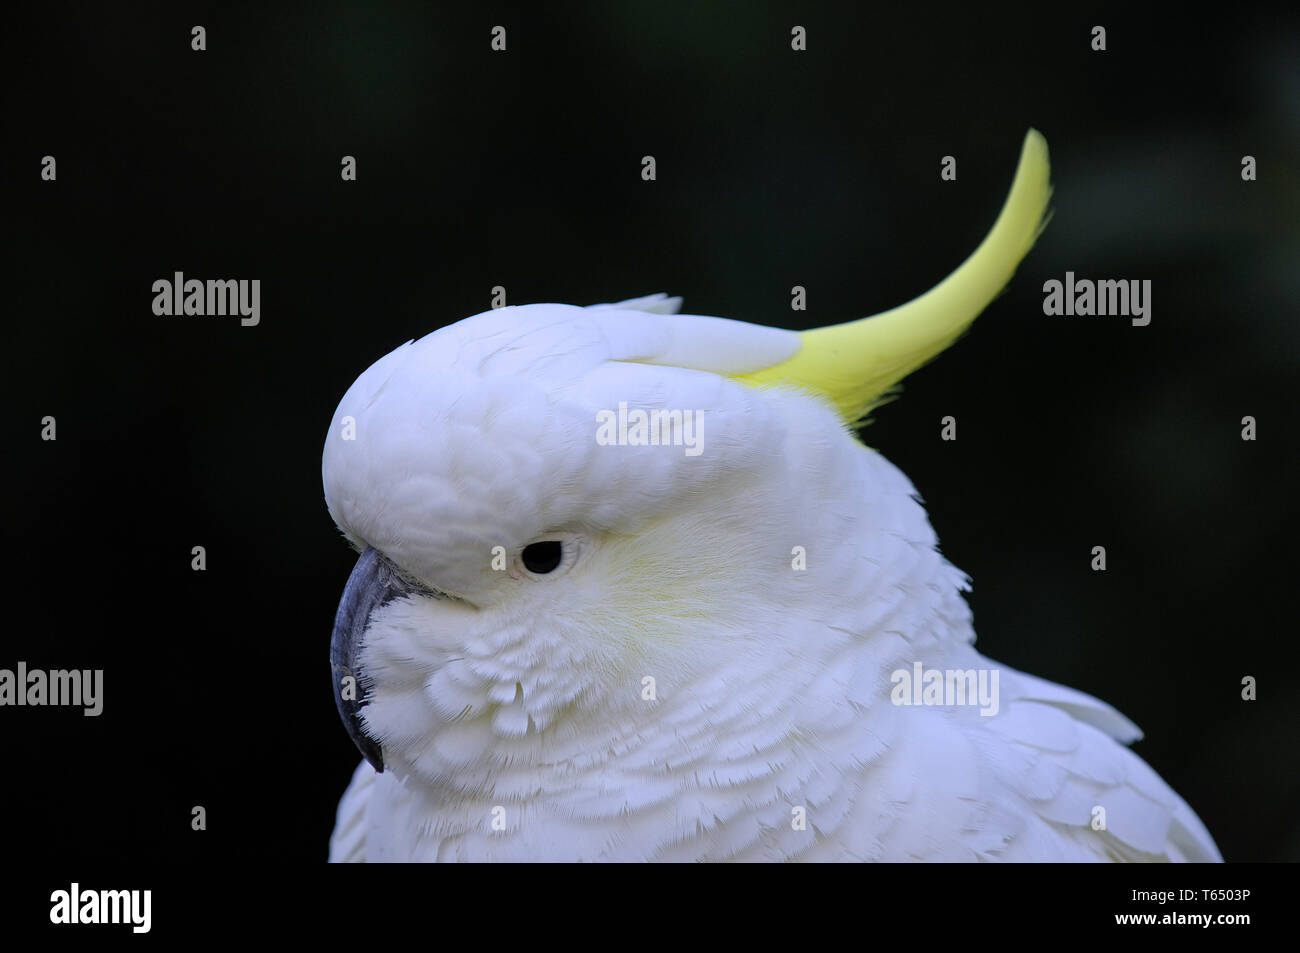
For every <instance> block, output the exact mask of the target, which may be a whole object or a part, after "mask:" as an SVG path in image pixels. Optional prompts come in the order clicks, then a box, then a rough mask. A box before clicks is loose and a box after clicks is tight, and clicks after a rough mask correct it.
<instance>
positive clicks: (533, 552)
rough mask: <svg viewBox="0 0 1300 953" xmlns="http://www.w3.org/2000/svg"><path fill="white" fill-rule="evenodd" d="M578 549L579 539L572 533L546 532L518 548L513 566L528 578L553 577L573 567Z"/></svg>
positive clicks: (545, 578) (540, 579)
mask: <svg viewBox="0 0 1300 953" xmlns="http://www.w3.org/2000/svg"><path fill="white" fill-rule="evenodd" d="M580 549H581V546H580V539H579V537H578V536H577V535H575V534H573V533H547V534H545V535H544V536H539V537H538V538H537V539H535V540H533V541H532V542H531V543H528V544H527V545H525V546H523V547H522V548H521V549H520V550H519V554H518V555H517V556H515V559H514V563H515V568H516V569H517V570H518V573H519V575H521V576H525V577H527V578H528V579H533V580H536V581H539V582H540V581H542V580H547V579H554V578H556V577H557V576H562V575H564V574H565V573H566V572H568V571H569V570H570V569H572V568H573V564H574V563H575V562H577V560H578V553H579V550H580Z"/></svg>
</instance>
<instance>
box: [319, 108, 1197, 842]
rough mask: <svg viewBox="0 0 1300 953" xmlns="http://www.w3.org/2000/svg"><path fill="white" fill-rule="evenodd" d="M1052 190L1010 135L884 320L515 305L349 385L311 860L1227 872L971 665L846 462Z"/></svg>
mask: <svg viewBox="0 0 1300 953" xmlns="http://www.w3.org/2000/svg"><path fill="white" fill-rule="evenodd" d="M1050 193H1051V188H1050V185H1049V176H1048V157H1047V145H1046V142H1045V140H1044V139H1043V137H1042V136H1041V135H1040V134H1039V133H1037V132H1036V131H1034V130H1030V132H1029V133H1028V135H1027V136H1026V139H1025V142H1024V146H1023V150H1022V152H1021V156H1020V163H1019V167H1018V169H1017V171H1016V174H1015V178H1014V181H1013V183H1012V186H1011V191H1010V193H1009V196H1008V198H1007V200H1006V203H1005V205H1004V207H1003V209H1002V211H1001V213H1000V214H999V216H998V218H997V221H996V223H995V224H994V225H993V228H992V230H991V231H990V232H989V234H988V236H987V237H986V238H985V239H984V241H983V242H982V243H981V244H980V246H979V247H978V248H977V249H976V250H975V252H974V253H973V254H972V255H971V256H970V257H969V258H968V259H967V260H966V261H965V262H964V263H963V264H962V265H961V266H960V267H959V268H958V269H957V270H956V271H955V272H953V273H952V274H951V275H950V276H949V277H948V278H946V279H945V280H944V281H943V282H941V283H940V284H939V285H937V286H936V287H935V288H933V289H932V290H930V291H929V292H927V293H926V294H924V295H922V296H921V297H920V298H917V299H916V300H915V301H912V302H911V303H909V304H906V305H903V306H902V307H898V308H895V309H893V310H892V311H888V312H885V313H883V314H880V315H876V316H874V317H871V318H867V319H863V320H858V321H853V322H850V323H847V324H841V325H837V326H834V327H826V328H820V329H817V330H812V331H806V332H802V333H795V332H790V331H784V330H779V329H775V328H771V327H764V326H760V325H756V324H748V323H743V322H740V321H734V320H727V319H724V318H718V317H705V316H700V315H683V314H678V313H677V312H678V309H679V305H680V303H681V302H680V300H679V299H677V298H670V297H667V296H666V295H653V296H650V297H644V298H637V299H635V300H631V301H625V302H623V303H621V304H613V305H597V306H593V307H588V308H580V307H573V306H569V305H561V304H532V305H524V306H518V307H502V308H499V309H496V310H492V311H487V312H485V313H483V314H479V315H475V316H474V317H470V318H466V319H465V320H463V321H460V322H458V323H455V324H452V325H450V326H447V327H444V328H442V329H441V330H438V331H435V332H433V333H432V334H429V335H427V336H425V337H423V338H421V339H419V340H418V341H414V342H408V343H406V344H405V345H403V346H402V347H399V348H397V350H395V351H393V352H392V353H390V354H388V355H387V356H386V357H383V358H381V359H380V360H379V361H377V362H376V363H375V364H374V365H372V366H371V367H370V368H369V369H368V370H366V371H365V372H364V373H363V374H362V375H361V376H360V377H359V378H357V380H356V382H355V383H354V384H353V385H352V386H351V387H350V388H349V389H348V391H347V393H346V395H345V396H344V397H343V400H342V402H341V403H340V404H339V406H338V410H337V411H336V413H335V415H334V419H333V421H332V423H331V425H330V430H329V434H328V437H327V439H326V442H325V449H324V456H323V460H322V475H323V479H324V486H325V498H326V501H327V503H328V507H329V512H330V515H331V516H332V517H333V519H334V521H335V523H336V524H337V526H338V527H339V529H340V530H341V531H342V532H343V533H344V535H345V536H346V537H347V539H348V540H349V541H351V543H352V544H353V545H354V546H355V547H356V548H357V550H358V551H359V552H360V558H359V559H358V561H357V564H356V568H355V569H354V570H353V572H352V575H351V577H350V578H349V579H348V581H347V585H346V588H345V590H344V594H343V599H342V602H341V604H340V605H339V608H338V613H337V617H336V621H335V626H334V632H333V638H332V642H331V653H330V655H331V668H332V674H333V683H334V692H335V697H336V701H337V703H338V707H339V712H340V714H341V716H342V718H343V721H344V723H345V725H346V727H347V730H348V732H349V734H350V736H351V737H352V739H353V741H354V742H355V743H356V744H357V746H358V747H359V748H360V750H361V752H362V754H363V755H364V756H365V760H364V761H363V762H362V763H361V765H360V766H359V767H358V768H357V771H356V773H355V775H354V777H353V779H352V782H351V784H350V785H349V787H348V789H347V791H346V793H345V794H344V795H343V798H342V800H341V802H340V804H339V808H338V818H337V824H336V827H335V829H334V833H333V836H332V837H331V840H330V859H331V860H335V861H354V860H367V861H390V860H391V861H434V860H437V861H473V860H484V861H529V860H538V861H579V860H585V861H602V860H603V861H651V860H654V861H687V860H691V861H697V860H717V861H721V860H733V861H758V860H806V861H814V860H825V861H848V860H860V861H868V860H871V861H913V860H934V861H958V860H971V861H973V860H1006V861H1084V860H1113V861H1159V860H1179V861H1205V860H1219V859H1220V857H1219V854H1218V851H1217V849H1216V848H1215V845H1214V842H1213V840H1212V839H1211V837H1210V835H1209V834H1208V833H1207V832H1206V829H1205V827H1204V826H1203V825H1202V824H1201V822H1200V820H1199V819H1198V818H1197V817H1196V815H1195V814H1194V813H1193V812H1192V810H1191V809H1190V808H1189V807H1188V805H1187V804H1186V803H1185V802H1184V801H1183V800H1182V799H1181V798H1180V797H1179V796H1178V795H1177V794H1176V793H1175V792H1174V791H1173V790H1171V789H1170V787H1169V786H1168V785H1167V784H1165V782H1164V781H1163V780H1161V778H1160V777H1159V776H1158V775H1157V774H1156V773H1155V772H1154V771H1153V770H1152V769H1151V768H1150V767H1148V766H1147V765H1146V764H1145V763H1144V762H1143V761H1142V760H1141V759H1140V758H1139V757H1137V756H1136V755H1135V754H1133V753H1132V752H1131V751H1130V750H1129V749H1128V748H1127V747H1125V745H1126V743H1128V742H1131V741H1133V740H1134V739H1136V738H1138V737H1139V732H1138V729H1137V728H1136V727H1135V726H1134V725H1133V724H1132V723H1131V722H1129V721H1128V720H1127V719H1126V718H1124V717H1123V716H1122V715H1120V714H1119V713H1118V712H1117V711H1115V710H1114V709H1113V708H1111V707H1110V706H1109V705H1107V704H1105V703H1103V702H1101V701H1098V700H1097V699H1095V698H1092V697H1090V696H1088V695H1085V694H1082V693H1080V692H1078V691H1075V690H1072V689H1069V688H1065V687H1063V686H1060V685H1055V684H1052V683H1050V682H1047V681H1044V680H1042V679H1039V678H1035V677H1034V676H1032V675H1027V674H1024V673H1022V672H1018V671H1015V670H1012V669H1010V668H1007V667H1006V666H1002V665H998V664H997V663H996V662H993V661H992V660H990V659H988V658H985V657H984V656H982V655H981V654H980V653H979V652H977V651H976V650H975V648H974V647H973V642H974V639H975V632H974V629H973V627H972V617H971V611H970V609H969V607H968V606H967V604H966V602H965V600H964V598H963V596H962V592H963V591H964V590H966V589H967V588H968V580H967V578H966V576H965V575H964V574H963V573H962V572H961V571H960V570H958V569H956V568H955V567H954V566H952V565H951V564H950V563H948V562H947V561H946V560H945V559H944V558H943V556H941V555H940V553H939V552H938V549H937V541H936V537H935V533H934V531H933V529H932V528H931V526H930V523H929V521H928V519H927V517H926V514H925V511H924V509H923V508H922V506H921V504H920V502H919V500H918V498H917V494H916V491H915V490H914V489H913V487H912V484H911V483H910V482H909V481H908V479H907V478H906V477H905V476H904V475H903V474H902V473H901V472H900V471H899V470H898V469H897V468H895V467H894V466H893V465H891V464H890V463H889V462H888V461H887V460H886V459H885V458H884V457H883V456H881V454H880V453H878V452H876V451H875V450H872V449H869V448H867V447H866V446H864V445H863V444H862V443H861V442H859V440H858V439H857V436H856V425H858V424H860V423H861V422H862V421H863V419H864V417H865V415H866V414H867V413H868V412H869V411H870V410H872V409H873V408H874V407H876V406H877V405H878V404H879V403H881V402H882V400H883V399H884V398H885V397H886V395H887V394H888V393H889V392H890V390H891V388H894V387H895V386H896V385H897V384H898V382H899V381H900V380H901V379H902V378H903V377H904V376H905V375H906V374H908V373H909V372H911V371H913V370H915V369H916V368H917V367H919V366H921V365H922V364H924V363H925V362H927V361H928V360H930V359H931V358H932V357H934V356H935V355H937V354H938V353H939V352H940V351H942V350H943V349H944V348H945V347H947V346H948V345H949V344H950V343H951V342H952V341H953V340H954V339H955V338H956V337H957V336H958V335H960V334H961V333H962V332H963V331H964V330H965V329H966V328H967V327H968V325H969V324H970V323H971V322H972V321H973V320H974V319H975V317H976V316H977V315H978V314H979V313H980V312H981V311H982V310H983V309H984V308H985V306H986V305H987V304H988V303H989V302H990V301H991V300H992V299H993V298H994V297H995V296H996V295H997V294H998V292H999V291H1000V290H1001V289H1002V288H1003V286H1004V285H1006V284H1007V282H1008V281H1009V280H1010V278H1011V275H1012V273H1013V272H1014V270H1015V268H1016V266H1017V265H1018V264H1019V262H1020V260H1021V259H1022V258H1023V257H1024V256H1025V255H1026V254H1027V253H1028V251H1029V249H1030V247H1031V246H1032V245H1033V243H1034V241H1035V239H1036V238H1037V236H1038V234H1039V232H1040V231H1041V229H1042V227H1043V225H1044V224H1045V215H1046V211H1047V204H1048V199H1049V197H1050Z"/></svg>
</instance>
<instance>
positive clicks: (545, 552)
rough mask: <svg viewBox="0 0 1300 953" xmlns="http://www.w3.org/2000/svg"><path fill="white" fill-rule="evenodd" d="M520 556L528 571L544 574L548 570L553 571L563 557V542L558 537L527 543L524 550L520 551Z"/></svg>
mask: <svg viewBox="0 0 1300 953" xmlns="http://www.w3.org/2000/svg"><path fill="white" fill-rule="evenodd" d="M520 558H522V559H523V561H524V568H525V569H527V570H528V571H529V572H535V573H537V575H539V576H544V575H546V574H547V573H548V572H554V571H555V567H556V566H558V565H559V564H560V561H561V560H562V559H563V558H564V544H563V543H562V542H560V541H559V540H558V539H547V540H543V541H542V542H540V543H529V544H528V545H527V546H525V547H524V551H523V552H522V553H520Z"/></svg>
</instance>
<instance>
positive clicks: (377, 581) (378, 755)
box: [330, 547, 410, 774]
mask: <svg viewBox="0 0 1300 953" xmlns="http://www.w3.org/2000/svg"><path fill="white" fill-rule="evenodd" d="M408 591H410V586H408V585H407V584H406V583H405V582H403V580H402V578H401V577H400V576H399V575H398V573H397V571H396V569H395V568H394V567H393V564H392V563H390V562H389V561H388V560H387V559H386V558H385V557H384V554H383V553H381V552H380V551H379V550H377V549H375V548H373V547H367V548H366V551H365V552H363V553H362V554H361V558H359V559H358V560H357V564H356V566H355V567H354V568H353V570H352V575H351V576H349V577H348V583H347V585H346V586H345V587H344V588H343V599H342V600H341V601H340V602H339V610H338V612H337V613H336V614H335V616H334V634H333V636H332V637H331V638H330V674H331V677H332V681H333V683H334V703H335V705H337V706H338V710H339V717H340V718H342V719H343V727H344V728H346V729H347V732H348V737H349V738H351V739H352V743H353V744H355V745H356V746H357V748H358V750H360V752H361V754H362V755H363V756H364V757H365V759H366V760H367V761H369V762H370V764H371V765H372V766H373V767H374V769H375V771H376V772H378V773H380V774H382V773H383V771H384V755H383V751H382V750H381V748H380V746H379V743H378V742H377V741H376V740H375V739H374V738H372V737H370V735H368V734H366V732H365V731H364V730H363V728H362V726H361V709H362V708H364V707H365V706H366V703H367V702H369V700H370V699H369V697H368V692H369V690H370V688H371V684H370V680H369V678H367V676H366V674H365V672H363V671H362V670H361V667H360V665H359V658H360V654H361V647H362V645H363V643H364V640H365V635H366V627H367V625H369V623H370V615H371V613H372V612H374V611H375V610H376V609H378V608H379V607H380V606H383V605H386V604H387V603H389V602H391V601H392V600H393V599H396V598H398V597H399V596H402V595H405V594H406V593H407V592H408Z"/></svg>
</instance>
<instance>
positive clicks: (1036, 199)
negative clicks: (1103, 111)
mask: <svg viewBox="0 0 1300 953" xmlns="http://www.w3.org/2000/svg"><path fill="white" fill-rule="evenodd" d="M1051 195H1052V186H1051V182H1050V164H1049V162H1048V157H1047V140H1046V139H1044V138H1043V136H1042V133H1040V132H1038V130H1036V129H1030V130H1029V132H1028V133H1027V134H1026V135H1025V143H1024V147H1023V148H1022V149H1021V151H1020V164H1019V166H1018V167H1017V168H1016V176H1015V179H1014V180H1012V183H1011V191H1010V193H1009V194H1008V195H1007V200H1006V202H1005V203H1004V204H1003V206H1002V211H1001V213H1000V214H999V215H998V218H997V221H996V222H994V223H993V228H992V229H991V230H990V231H989V233H988V235H987V236H985V238H984V241H982V242H981V243H980V246H979V247H978V248H976V249H975V251H974V252H973V253H972V254H971V256H970V257H969V258H967V259H966V260H965V261H964V262H962V264H961V265H960V267H958V268H957V270H956V271H954V272H953V273H952V274H951V275H949V276H948V277H947V278H945V279H944V280H943V281H941V282H940V283H939V284H937V285H935V286H934V287H933V288H931V289H930V290H929V291H927V292H926V293H925V294H923V295H921V296H920V297H919V298H916V299H915V300H913V301H910V302H908V303H907V304H904V305H900V306H899V307H897V308H894V309H892V310H890V311H885V312H883V313H881V314H877V315H874V316H872V317H869V318H862V319H860V320H857V321H849V322H847V323H845V324H836V325H832V326H831V327H826V328H816V329H814V330H811V331H803V332H801V333H800V338H801V341H802V346H801V347H800V349H799V351H798V352H797V353H796V354H795V355H794V356H793V357H791V358H789V359H787V360H785V361H782V362H781V363H779V364H775V365H773V366H771V367H767V368H764V369H762V370H759V371H752V372H750V373H748V374H741V375H737V376H736V378H735V379H736V380H738V381H740V382H741V383H744V384H748V385H751V386H755V387H758V386H763V385H773V384H785V385H790V386H795V387H801V388H803V389H805V390H810V391H812V392H814V393H818V394H821V395H823V396H825V397H827V398H829V399H830V400H831V401H832V402H834V404H835V406H836V407H837V408H838V409H839V412H840V415H841V416H842V417H843V418H844V420H845V421H846V422H847V423H850V424H854V423H857V422H859V421H861V420H862V419H863V418H864V417H865V416H866V415H867V414H868V413H869V412H870V411H871V410H872V408H874V407H877V406H879V405H880V404H882V403H884V402H885V401H886V400H888V399H889V391H890V389H891V388H893V387H894V386H896V385H897V384H898V383H899V382H900V381H901V380H902V379H903V378H904V377H906V376H907V375H908V374H910V373H912V371H914V370H916V369H917V368H918V367H920V366H921V365H922V364H925V363H926V362H927V361H929V360H930V359H931V358H933V357H935V356H937V355H938V354H939V353H940V352H942V351H943V350H944V349H945V348H947V347H948V345H950V344H951V343H952V342H953V341H954V340H956V339H957V337H958V336H959V335H961V333H962V332H963V331H965V330H966V329H967V328H968V327H969V326H970V324H971V322H972V321H974V320H975V318H976V317H978V316H979V313H980V312H981V311H983V310H984V309H985V308H986V307H988V305H989V302H991V301H992V300H993V299H994V298H995V297H997V295H998V293H999V292H1000V291H1001V290H1002V289H1003V288H1004V287H1005V286H1006V284H1007V282H1008V281H1010V280H1011V276H1012V274H1014V273H1015V270H1016V266H1017V265H1019V264H1020V261H1021V259H1023V258H1024V257H1025V255H1027V254H1028V253H1029V249H1031V248H1032V247H1033V245H1034V241H1035V240H1036V239H1037V238H1038V236H1039V234H1040V233H1041V232H1042V230H1043V229H1044V228H1045V227H1046V226H1047V220H1048V217H1049V216H1048V214H1047V203H1048V201H1049V200H1050V198H1051Z"/></svg>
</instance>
